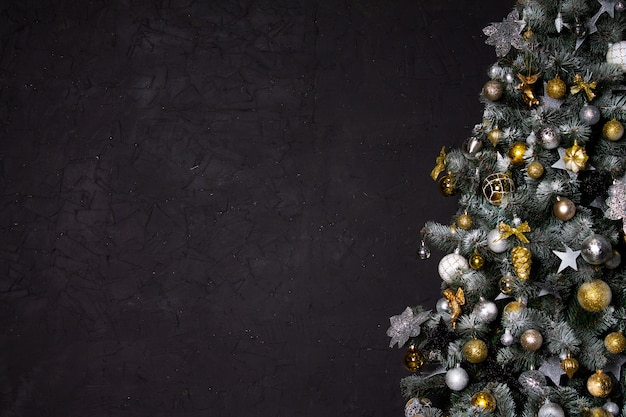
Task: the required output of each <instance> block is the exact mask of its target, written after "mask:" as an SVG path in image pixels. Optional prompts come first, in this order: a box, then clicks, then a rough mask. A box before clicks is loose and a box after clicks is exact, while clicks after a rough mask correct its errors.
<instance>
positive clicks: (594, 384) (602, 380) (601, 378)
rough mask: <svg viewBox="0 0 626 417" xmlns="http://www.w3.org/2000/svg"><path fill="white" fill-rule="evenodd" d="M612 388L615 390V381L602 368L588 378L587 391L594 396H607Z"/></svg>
mask: <svg viewBox="0 0 626 417" xmlns="http://www.w3.org/2000/svg"><path fill="white" fill-rule="evenodd" d="M611 390H613V381H612V380H611V377H610V376H608V375H607V374H605V373H604V372H602V370H597V371H596V373H595V374H593V375H591V376H590V377H589V378H588V379H587V391H589V394H591V395H593V396H594V397H601V398H604V397H607V396H608V395H609V394H610V393H611Z"/></svg>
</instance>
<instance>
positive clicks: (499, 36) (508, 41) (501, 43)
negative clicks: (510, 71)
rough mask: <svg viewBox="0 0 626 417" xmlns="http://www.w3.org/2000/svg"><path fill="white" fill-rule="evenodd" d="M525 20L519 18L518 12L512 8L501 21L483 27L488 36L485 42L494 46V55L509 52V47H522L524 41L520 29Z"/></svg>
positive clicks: (499, 55)
mask: <svg viewBox="0 0 626 417" xmlns="http://www.w3.org/2000/svg"><path fill="white" fill-rule="evenodd" d="M525 26H526V22H524V20H521V19H520V16H519V12H518V11H517V10H513V11H511V12H510V13H509V15H508V16H507V17H506V19H504V20H503V21H502V22H501V23H492V24H491V25H489V26H487V27H486V28H484V29H483V33H484V34H485V35H487V36H488V38H487V40H486V41H485V43H486V44H487V45H491V46H494V47H495V48H496V55H497V56H498V57H503V56H505V55H506V54H508V53H509V51H510V50H511V47H514V48H515V49H522V48H523V47H524V44H525V41H524V37H523V36H522V30H523V29H524V27H525Z"/></svg>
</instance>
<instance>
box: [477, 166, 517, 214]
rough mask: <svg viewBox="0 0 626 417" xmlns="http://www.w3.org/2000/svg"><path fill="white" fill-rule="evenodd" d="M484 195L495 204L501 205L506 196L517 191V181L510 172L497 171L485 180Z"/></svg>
mask: <svg viewBox="0 0 626 417" xmlns="http://www.w3.org/2000/svg"><path fill="white" fill-rule="evenodd" d="M482 189H483V195H484V196H485V198H486V199H487V201H489V202H490V203H491V204H493V205H494V206H499V205H500V204H501V203H502V200H503V199H504V197H506V196H507V195H508V194H509V193H512V192H514V191H515V183H514V182H513V180H512V179H511V177H510V176H509V175H508V174H504V173H501V172H499V173H495V174H490V175H488V176H487V177H486V178H485V179H484V181H483V187H482Z"/></svg>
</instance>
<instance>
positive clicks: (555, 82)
mask: <svg viewBox="0 0 626 417" xmlns="http://www.w3.org/2000/svg"><path fill="white" fill-rule="evenodd" d="M546 94H547V95H548V97H550V98H553V99H555V100H560V99H562V98H563V97H565V94H567V85H566V84H565V81H563V80H562V79H560V78H559V76H558V75H557V76H555V77H554V78H553V79H551V80H550V81H548V83H547V84H546Z"/></svg>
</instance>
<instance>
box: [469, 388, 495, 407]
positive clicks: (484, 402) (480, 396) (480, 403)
mask: <svg viewBox="0 0 626 417" xmlns="http://www.w3.org/2000/svg"><path fill="white" fill-rule="evenodd" d="M470 402H471V404H472V405H473V406H474V407H478V408H480V409H482V410H484V411H493V410H495V409H496V397H494V396H493V394H491V393H490V392H489V391H478V392H477V393H476V394H474V395H472V399H471V400H470Z"/></svg>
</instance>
